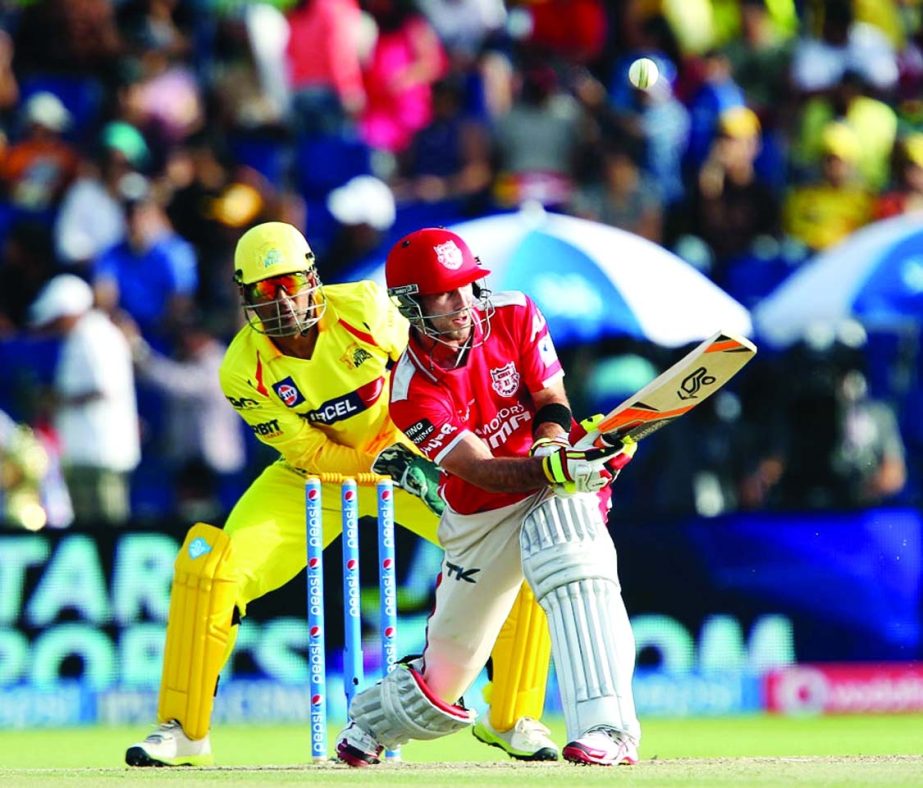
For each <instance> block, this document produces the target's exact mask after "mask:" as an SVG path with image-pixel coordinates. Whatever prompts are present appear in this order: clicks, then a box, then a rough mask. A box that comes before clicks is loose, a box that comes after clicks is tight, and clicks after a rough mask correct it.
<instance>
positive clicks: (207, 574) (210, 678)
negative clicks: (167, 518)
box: [158, 523, 237, 739]
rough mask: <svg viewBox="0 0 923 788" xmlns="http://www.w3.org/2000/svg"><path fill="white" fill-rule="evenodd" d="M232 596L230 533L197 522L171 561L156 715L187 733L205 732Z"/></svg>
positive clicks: (227, 631) (199, 734) (228, 629)
mask: <svg viewBox="0 0 923 788" xmlns="http://www.w3.org/2000/svg"><path fill="white" fill-rule="evenodd" d="M236 599H237V573H236V572H235V570H234V563H233V560H232V557H231V540H230V538H229V537H228V535H227V534H226V533H225V532H224V531H222V530H221V529H220V528H215V527H214V526H213V525H206V524H205V523H196V524H195V525H194V526H192V528H190V529H189V533H187V534H186V540H185V542H183V546H182V548H181V549H180V552H179V555H178V556H177V557H176V563H175V564H174V574H173V589H172V592H171V594H170V613H169V618H168V619H167V642H166V645H165V647H164V655H163V677H162V679H161V682H160V703H159V706H158V716H159V718H160V721H161V722H166V721H168V720H173V719H175V720H178V721H179V722H180V724H181V725H182V726H183V730H184V731H185V733H186V735H187V736H188V737H189V738H190V739H202V738H204V737H205V736H206V735H207V734H208V729H209V725H210V723H211V715H212V706H213V704H214V702H215V688H216V686H217V683H218V674H219V673H220V672H221V668H222V666H223V665H224V661H225V659H226V657H227V650H228V640H229V638H230V634H231V617H232V615H233V612H234V603H235V601H236Z"/></svg>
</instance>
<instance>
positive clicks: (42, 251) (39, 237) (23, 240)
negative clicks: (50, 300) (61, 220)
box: [0, 220, 55, 337]
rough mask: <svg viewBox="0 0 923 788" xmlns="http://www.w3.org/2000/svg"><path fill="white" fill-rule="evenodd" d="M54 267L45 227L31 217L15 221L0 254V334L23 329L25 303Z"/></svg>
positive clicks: (31, 298) (26, 306) (8, 334)
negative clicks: (30, 218)
mask: <svg viewBox="0 0 923 788" xmlns="http://www.w3.org/2000/svg"><path fill="white" fill-rule="evenodd" d="M54 269H55V265H54V254H53V252H52V248H51V233H50V232H49V231H48V228H47V227H46V226H45V225H44V224H43V223H41V222H37V221H34V220H20V221H18V222H16V223H15V224H14V225H13V227H12V228H11V229H10V231H9V233H8V234H7V236H6V238H5V239H4V241H3V246H2V254H0V337H2V336H12V335H14V334H15V333H16V332H17V331H19V330H21V329H23V328H25V326H26V322H27V321H26V312H27V310H28V307H29V304H30V303H32V301H33V299H34V298H35V296H37V295H38V292H39V290H41V289H42V285H44V284H45V282H47V281H48V280H49V279H50V278H51V277H52V275H53V274H54Z"/></svg>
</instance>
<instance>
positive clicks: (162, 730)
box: [145, 720, 179, 744]
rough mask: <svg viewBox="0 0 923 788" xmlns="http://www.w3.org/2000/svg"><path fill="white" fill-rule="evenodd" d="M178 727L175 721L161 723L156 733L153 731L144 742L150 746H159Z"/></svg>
mask: <svg viewBox="0 0 923 788" xmlns="http://www.w3.org/2000/svg"><path fill="white" fill-rule="evenodd" d="M178 727H179V723H178V722H177V721H176V720H170V721H169V722H162V723H161V724H160V725H159V726H158V728H157V730H156V731H154V732H153V733H152V734H151V735H150V736H148V737H147V738H146V739H145V741H149V742H151V743H152V744H160V743H162V742H163V741H164V739H165V738H169V737H171V736H173V732H174V731H175V730H176V729H177V728H178Z"/></svg>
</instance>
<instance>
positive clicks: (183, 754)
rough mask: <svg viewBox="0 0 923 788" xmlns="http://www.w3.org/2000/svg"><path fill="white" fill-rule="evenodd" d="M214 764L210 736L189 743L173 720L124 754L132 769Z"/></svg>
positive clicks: (180, 726) (160, 726)
mask: <svg viewBox="0 0 923 788" xmlns="http://www.w3.org/2000/svg"><path fill="white" fill-rule="evenodd" d="M214 762H215V758H214V756H213V755H212V745H211V742H210V741H209V738H208V736H206V737H205V738H204V739H190V738H189V737H188V736H187V735H186V733H185V732H184V731H183V727H182V725H180V724H179V723H178V722H177V721H176V720H170V721H169V722H164V723H163V724H161V725H158V726H157V729H156V730H155V731H154V732H153V733H151V735H150V736H148V737H147V738H146V739H145V740H144V741H141V742H138V743H137V744H132V745H131V747H129V748H128V750H127V751H126V752H125V763H127V764H128V765H129V766H211V765H212V764H213V763H214Z"/></svg>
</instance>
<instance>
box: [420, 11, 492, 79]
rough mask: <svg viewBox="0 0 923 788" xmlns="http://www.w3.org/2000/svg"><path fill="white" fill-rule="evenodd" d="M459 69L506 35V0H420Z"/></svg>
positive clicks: (430, 21)
mask: <svg viewBox="0 0 923 788" xmlns="http://www.w3.org/2000/svg"><path fill="white" fill-rule="evenodd" d="M417 5H418V6H419V7H420V10H421V11H422V12H423V13H424V14H425V15H426V18H427V19H428V20H429V23H430V24H431V25H432V26H433V29H434V30H435V31H436V34H437V35H438V36H439V39H440V41H442V43H443V45H444V46H445V48H446V51H447V52H448V53H449V55H450V56H451V58H452V60H453V62H454V63H455V66H456V68H465V67H467V65H469V64H470V63H472V62H473V61H474V60H476V59H477V56H478V55H479V54H480V53H481V51H482V49H483V47H484V46H485V44H486V43H487V42H489V41H490V40H491V39H495V38H498V37H502V35H503V31H504V26H505V24H506V20H507V10H506V5H505V3H504V2H503V0H418V1H417Z"/></svg>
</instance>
